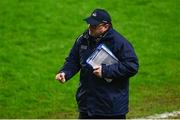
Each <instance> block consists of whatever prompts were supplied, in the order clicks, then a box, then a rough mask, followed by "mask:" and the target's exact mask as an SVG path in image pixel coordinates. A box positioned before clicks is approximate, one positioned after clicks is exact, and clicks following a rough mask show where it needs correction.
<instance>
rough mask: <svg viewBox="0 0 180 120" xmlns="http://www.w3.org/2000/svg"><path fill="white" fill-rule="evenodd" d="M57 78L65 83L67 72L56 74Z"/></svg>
mask: <svg viewBox="0 0 180 120" xmlns="http://www.w3.org/2000/svg"><path fill="white" fill-rule="evenodd" d="M56 80H58V81H59V82H61V83H64V82H65V81H66V79H65V73H64V72H61V73H58V74H57V75H56Z"/></svg>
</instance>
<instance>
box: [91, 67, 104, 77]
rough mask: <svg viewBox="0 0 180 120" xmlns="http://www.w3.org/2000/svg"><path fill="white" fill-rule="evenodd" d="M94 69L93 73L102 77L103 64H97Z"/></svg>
mask: <svg viewBox="0 0 180 120" xmlns="http://www.w3.org/2000/svg"><path fill="white" fill-rule="evenodd" d="M93 69H94V71H93V73H94V74H95V75H96V76H98V77H100V78H101V77H102V66H96V67H95V68H93Z"/></svg>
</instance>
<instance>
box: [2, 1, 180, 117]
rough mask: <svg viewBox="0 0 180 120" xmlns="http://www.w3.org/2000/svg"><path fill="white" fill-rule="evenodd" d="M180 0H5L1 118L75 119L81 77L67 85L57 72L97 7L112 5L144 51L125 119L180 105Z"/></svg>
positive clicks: (124, 30) (120, 27)
mask: <svg viewBox="0 0 180 120" xmlns="http://www.w3.org/2000/svg"><path fill="white" fill-rule="evenodd" d="M179 3H180V1H179V0H158V1H157V0H156V1H154V0H89V1H87V0H80V1H77V0H1V1H0V118H77V116H78V112H77V105H76V101H75V93H76V89H77V87H78V83H79V75H78V74H77V75H76V76H75V77H73V78H72V79H71V80H70V81H68V82H67V83H65V84H63V85H62V84H60V83H59V82H58V81H56V80H55V75H56V73H57V71H58V70H59V68H60V67H61V66H62V65H63V63H64V59H65V58H66V57H67V55H68V53H69V50H70V49H71V47H72V45H73V43H74V41H75V39H76V38H77V37H78V36H79V35H80V34H81V33H82V32H83V31H84V30H85V29H86V28H87V24H86V23H85V22H84V21H83V19H84V18H86V17H87V16H89V15H90V13H91V12H92V11H93V10H94V9H95V8H103V9H106V10H107V11H109V13H110V14H111V17H112V20H113V21H112V23H113V26H114V29H116V30H117V31H119V32H120V33H121V34H122V35H123V36H124V37H125V38H127V39H128V40H129V41H130V42H131V43H132V44H133V46H134V48H135V50H136V53H137V55H138V57H139V62H140V69H139V73H138V74H137V75H136V76H135V77H133V78H131V80H130V96H129V97H130V100H129V103H130V104H129V109H130V111H129V113H128V115H127V118H139V117H144V116H149V115H153V114H158V113H164V112H171V111H177V110H180V54H179V53H180V48H179V46H180V42H179V40H180V34H179V33H180V12H179V6H180V4H179ZM179 118H180V117H179Z"/></svg>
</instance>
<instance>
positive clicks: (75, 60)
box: [59, 38, 80, 80]
mask: <svg viewBox="0 0 180 120" xmlns="http://www.w3.org/2000/svg"><path fill="white" fill-rule="evenodd" d="M78 41H79V38H78V39H77V40H76V42H75V43H74V45H73V47H72V48H71V50H70V53H69V55H68V57H67V58H66V59H65V63H64V65H63V67H62V68H61V69H60V70H59V73H60V72H64V73H65V79H66V80H69V79H70V78H72V77H73V76H74V75H75V74H76V73H77V72H79V70H80V62H79V45H78Z"/></svg>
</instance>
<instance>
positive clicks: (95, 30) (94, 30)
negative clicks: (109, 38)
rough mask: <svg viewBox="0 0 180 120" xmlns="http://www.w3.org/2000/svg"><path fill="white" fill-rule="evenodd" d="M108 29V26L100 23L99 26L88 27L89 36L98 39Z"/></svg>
mask: <svg viewBox="0 0 180 120" xmlns="http://www.w3.org/2000/svg"><path fill="white" fill-rule="evenodd" d="M108 28H109V26H108V24H105V23H100V24H99V25H89V35H91V36H93V37H98V36H99V35H101V34H103V33H104V32H105V31H106V30H107V29H108Z"/></svg>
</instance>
